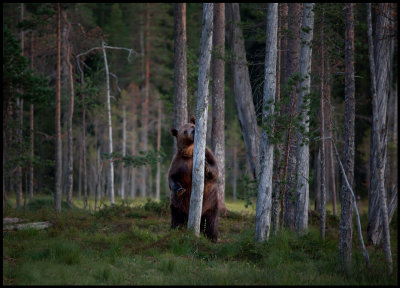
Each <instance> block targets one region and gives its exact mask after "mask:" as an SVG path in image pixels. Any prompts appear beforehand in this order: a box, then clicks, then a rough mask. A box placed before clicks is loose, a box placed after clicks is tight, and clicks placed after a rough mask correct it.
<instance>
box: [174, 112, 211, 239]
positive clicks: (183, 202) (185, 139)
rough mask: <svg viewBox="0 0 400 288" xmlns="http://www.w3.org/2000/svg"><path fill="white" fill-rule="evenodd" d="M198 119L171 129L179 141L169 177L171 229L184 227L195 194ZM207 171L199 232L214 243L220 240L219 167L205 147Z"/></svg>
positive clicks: (192, 119)
mask: <svg viewBox="0 0 400 288" xmlns="http://www.w3.org/2000/svg"><path fill="white" fill-rule="evenodd" d="M194 125H195V119H194V117H192V118H191V120H190V123H187V124H185V125H183V126H182V127H180V128H179V130H176V129H172V130H171V133H172V135H173V136H175V137H176V140H177V141H176V143H177V148H178V149H177V152H176V154H175V155H174V158H173V159H172V162H171V166H170V168H169V173H168V183H169V189H170V190H171V197H170V208H171V228H176V227H183V226H184V225H186V224H187V220H188V215H189V205H190V195H191V192H192V170H193V147H194V131H195V129H194ZM205 160H206V163H205V171H204V195H203V207H202V211H201V222H200V231H201V232H203V233H204V234H205V235H206V236H207V237H208V238H210V239H211V240H212V241H213V242H217V240H218V186H217V180H218V166H217V161H216V159H215V156H214V154H213V153H212V152H211V150H210V149H208V148H207V147H206V156H205Z"/></svg>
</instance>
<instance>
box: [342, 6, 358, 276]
mask: <svg viewBox="0 0 400 288" xmlns="http://www.w3.org/2000/svg"><path fill="white" fill-rule="evenodd" d="M353 6H354V3H346V4H345V19H346V20H345V21H346V26H345V115H344V138H343V139H344V148H343V149H344V157H343V159H345V162H344V170H345V175H343V180H342V183H345V181H346V180H345V179H344V177H345V176H346V178H347V180H348V182H349V183H350V186H353V181H354V153H355V145H354V118H355V97H354V94H355V82H354V15H353ZM352 204H353V199H352V197H351V192H350V190H349V188H348V187H347V186H346V185H342V191H341V213H340V224H339V225H340V226H339V227H340V230H339V265H340V268H341V269H342V270H344V271H345V272H346V273H347V275H349V274H350V272H351V253H352V243H351V242H352V232H353V219H352V218H353V217H352V216H353V208H352Z"/></svg>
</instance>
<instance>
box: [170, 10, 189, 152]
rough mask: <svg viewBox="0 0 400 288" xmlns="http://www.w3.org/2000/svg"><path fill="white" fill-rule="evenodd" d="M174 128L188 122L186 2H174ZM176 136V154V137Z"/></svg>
mask: <svg viewBox="0 0 400 288" xmlns="http://www.w3.org/2000/svg"><path fill="white" fill-rule="evenodd" d="M174 34H175V35H174V128H175V129H179V127H181V126H182V125H184V124H186V123H187V122H188V112H187V60H186V3H175V4H174ZM173 138H174V155H175V153H176V147H177V145H176V137H173Z"/></svg>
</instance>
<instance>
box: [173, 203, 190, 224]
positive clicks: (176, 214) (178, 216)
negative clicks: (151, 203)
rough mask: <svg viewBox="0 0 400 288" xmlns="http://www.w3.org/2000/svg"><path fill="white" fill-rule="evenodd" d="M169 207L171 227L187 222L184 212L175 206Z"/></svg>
mask: <svg viewBox="0 0 400 288" xmlns="http://www.w3.org/2000/svg"><path fill="white" fill-rule="evenodd" d="M170 208H171V228H176V227H183V226H184V225H185V223H186V222H187V217H186V215H185V213H183V212H182V211H180V210H179V209H177V208H175V207H174V206H172V205H171V206H170Z"/></svg>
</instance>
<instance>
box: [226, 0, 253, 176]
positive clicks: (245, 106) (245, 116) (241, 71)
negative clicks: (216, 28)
mask: <svg viewBox="0 0 400 288" xmlns="http://www.w3.org/2000/svg"><path fill="white" fill-rule="evenodd" d="M226 18H227V21H226V23H227V24H228V33H227V39H228V42H229V43H230V49H231V56H232V58H231V61H232V62H231V68H232V76H233V93H234V95H235V102H236V108H237V111H238V116H239V122H240V127H241V129H242V135H243V139H244V143H245V145H246V152H247V158H248V159H249V162H250V165H251V172H252V175H253V177H254V179H258V173H259V170H260V169H259V147H260V146H259V143H260V132H259V130H258V127H257V119H256V112H255V108H254V103H253V95H252V91H251V85H250V77H249V69H248V67H247V61H246V50H245V46H244V38H243V32H242V29H241V28H240V26H239V23H240V11H239V4H238V3H226Z"/></svg>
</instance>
